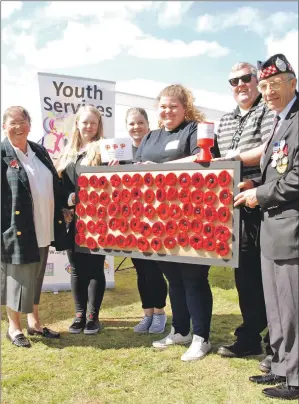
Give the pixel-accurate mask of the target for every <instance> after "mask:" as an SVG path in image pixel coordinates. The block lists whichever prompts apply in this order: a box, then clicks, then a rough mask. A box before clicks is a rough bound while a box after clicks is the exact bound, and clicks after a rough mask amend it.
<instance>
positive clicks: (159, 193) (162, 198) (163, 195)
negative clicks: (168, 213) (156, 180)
mask: <svg viewBox="0 0 299 404" xmlns="http://www.w3.org/2000/svg"><path fill="white" fill-rule="evenodd" d="M156 197H157V200H158V201H159V202H164V201H165V199H166V192H165V190H164V189H163V188H159V189H157V191H156Z"/></svg>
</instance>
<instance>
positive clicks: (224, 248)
mask: <svg viewBox="0 0 299 404" xmlns="http://www.w3.org/2000/svg"><path fill="white" fill-rule="evenodd" d="M216 253H217V254H219V255H220V256H221V257H224V256H225V255H227V254H228V253H229V246H228V244H227V243H226V242H225V241H218V242H217V244H216Z"/></svg>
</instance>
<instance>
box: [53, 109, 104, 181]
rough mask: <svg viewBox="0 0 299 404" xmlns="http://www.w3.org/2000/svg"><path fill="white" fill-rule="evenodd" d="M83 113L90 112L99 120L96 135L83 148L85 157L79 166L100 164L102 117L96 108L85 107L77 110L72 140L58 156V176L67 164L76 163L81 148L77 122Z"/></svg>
mask: <svg viewBox="0 0 299 404" xmlns="http://www.w3.org/2000/svg"><path fill="white" fill-rule="evenodd" d="M85 112H92V113H93V114H95V115H96V116H97V118H98V120H99V127H98V131H97V133H96V135H95V136H94V138H93V139H92V140H91V141H90V142H89V143H88V144H87V146H86V148H85V151H86V156H85V157H84V158H83V160H82V162H81V164H82V165H86V166H98V165H100V164H101V154H100V152H99V151H100V141H101V139H103V121H102V115H101V113H100V111H99V110H98V109H97V108H96V107H94V106H92V105H85V106H84V107H80V108H79V110H78V112H77V114H76V117H75V122H74V128H73V134H72V138H71V140H70V142H69V143H68V144H67V145H66V147H65V148H64V150H63V153H62V154H61V155H60V157H59V159H58V161H57V163H56V170H57V172H58V174H59V175H60V174H61V172H62V171H63V170H64V169H65V168H66V166H67V165H68V164H69V163H71V162H75V161H76V158H77V156H78V153H79V152H80V150H81V148H82V146H83V142H82V137H81V133H80V131H79V128H78V121H79V119H80V117H81V115H82V114H83V113H85Z"/></svg>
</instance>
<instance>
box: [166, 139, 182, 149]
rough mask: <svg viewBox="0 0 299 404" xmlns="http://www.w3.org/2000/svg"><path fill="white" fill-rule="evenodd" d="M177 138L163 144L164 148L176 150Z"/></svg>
mask: <svg viewBox="0 0 299 404" xmlns="http://www.w3.org/2000/svg"><path fill="white" fill-rule="evenodd" d="M179 143H180V141H179V140H173V141H172V142H169V143H167V145H166V146H165V150H176V149H177V148H178V146H179Z"/></svg>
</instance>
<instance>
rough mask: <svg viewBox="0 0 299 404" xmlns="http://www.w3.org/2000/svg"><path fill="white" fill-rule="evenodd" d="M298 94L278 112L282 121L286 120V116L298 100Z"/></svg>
mask: <svg viewBox="0 0 299 404" xmlns="http://www.w3.org/2000/svg"><path fill="white" fill-rule="evenodd" d="M296 98H297V97H296V95H295V96H294V98H292V99H291V101H290V102H289V103H288V105H287V106H286V107H285V108H284V109H283V110H282V111H281V112H280V114H278V116H279V118H280V120H281V121H283V120H285V118H286V116H287V115H288V113H289V111H290V109H291V108H292V106H293V104H294V102H295V101H296Z"/></svg>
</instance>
